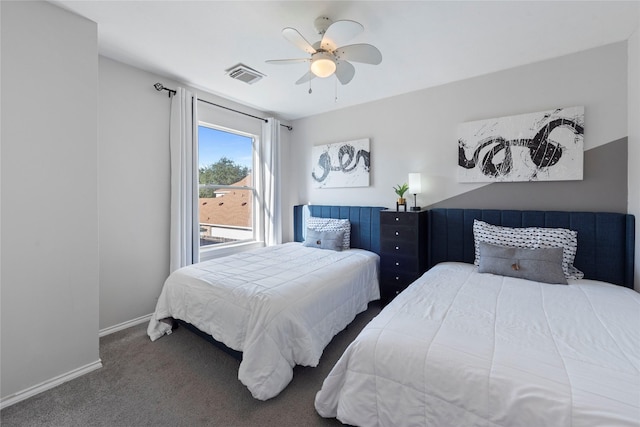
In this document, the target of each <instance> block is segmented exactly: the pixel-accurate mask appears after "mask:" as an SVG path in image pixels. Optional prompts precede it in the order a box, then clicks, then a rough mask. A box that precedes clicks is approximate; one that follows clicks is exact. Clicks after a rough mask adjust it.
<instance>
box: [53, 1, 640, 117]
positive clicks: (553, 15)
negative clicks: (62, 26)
mask: <svg viewBox="0 0 640 427" xmlns="http://www.w3.org/2000/svg"><path fill="white" fill-rule="evenodd" d="M52 3H54V4H57V5H59V6H61V7H63V8H65V9H68V10H71V11H73V12H75V13H77V14H79V15H81V16H84V17H86V18H88V19H90V20H92V21H95V22H97V23H98V40H99V50H100V54H101V55H104V56H106V57H109V58H112V59H115V60H118V61H121V62H124V63H127V64H130V65H133V66H135V67H138V68H142V69H144V70H148V71H151V72H153V73H157V74H160V75H162V76H167V77H168V78H171V79H174V80H177V81H180V82H183V83H185V84H188V85H191V86H193V87H195V88H198V89H202V90H206V91H208V92H211V93H214V94H216V95H219V96H222V97H225V98H227V99H230V100H234V101H238V102H241V103H243V104H245V105H248V106H251V107H254V108H256V109H259V110H262V111H265V112H271V113H274V114H277V115H279V116H280V117H281V118H283V119H288V120H293V119H297V118H301V117H306V116H310V115H314V114H318V113H322V112H326V111H330V110H335V109H339V108H344V107H347V106H351V105H356V104H360V103H364V102H368V101H373V100H377V99H382V98H387V97H390V96H394V95H398V94H401V93H407V92H412V91H415V90H419V89H424V88H428V87H433V86H437V85H442V84H445V83H449V82H452V81H456V80H461V79H466V78H469V77H473V76H478V75H482V74H487V73H491V72H495V71H499V70H503V69H507V68H512V67H516V66H519V65H523V64H528V63H532V62H536V61H540V60H544V59H548V58H552V57H557V56H561V55H565V54H568V53H571V52H577V51H580V50H585V49H589V48H592V47H596V46H602V45H605V44H609V43H614V42H618V41H622V40H627V39H628V38H629V36H630V35H631V34H632V33H633V32H634V31H635V29H636V28H637V27H638V20H639V15H640V12H639V10H640V2H639V1H626V2H624V1H578V2H576V1H573V2H564V1H535V2H532V1H500V2H485V1H158V0H145V1H97V0H94V1H69V0H57V1H52ZM318 16H327V17H329V18H331V19H332V20H334V21H335V20H340V19H350V20H354V21H358V22H360V23H361V24H363V25H364V28H365V29H364V32H363V33H362V34H360V35H358V36H357V37H356V38H355V39H353V40H352V42H351V43H370V44H373V45H375V46H376V47H378V49H380V51H381V52H382V57H383V60H382V63H381V64H380V65H377V66H374V65H368V64H358V63H354V65H355V68H356V74H355V77H354V79H353V80H352V81H351V83H349V84H347V85H345V86H343V85H341V84H340V83H337V82H336V78H335V76H332V77H329V78H326V79H319V78H317V79H314V80H313V81H312V82H311V88H312V89H313V93H312V94H309V93H308V91H309V84H308V83H307V84H302V85H297V86H296V85H295V84H294V83H295V81H296V80H297V79H298V78H299V77H301V76H302V75H303V74H304V73H305V72H306V71H307V70H308V69H307V67H308V65H307V64H305V63H301V64H295V65H286V66H284V65H274V64H266V63H265V61H266V60H267V59H285V58H303V57H306V56H307V54H305V53H304V52H302V51H300V50H299V49H298V48H296V47H295V46H294V45H292V44H291V43H289V42H288V41H287V40H285V39H284V38H283V37H282V35H281V31H282V29H283V28H285V27H294V28H296V29H297V30H298V31H299V32H300V33H301V34H302V35H303V36H304V37H305V38H306V39H307V40H308V41H309V42H311V43H313V42H315V41H317V40H318V39H319V38H320V36H318V35H317V34H316V32H315V30H314V26H313V21H314V20H315V19H316V18H317V17H318ZM238 63H242V64H245V65H247V66H249V67H251V68H254V69H256V70H258V71H260V72H262V73H264V74H266V77H264V78H263V79H262V80H260V81H258V82H256V83H255V84H253V85H249V84H246V83H244V82H241V81H238V80H233V79H231V78H230V77H229V76H228V75H227V74H226V72H225V70H227V69H228V68H230V67H232V66H234V65H236V64H238ZM336 95H337V100H336Z"/></svg>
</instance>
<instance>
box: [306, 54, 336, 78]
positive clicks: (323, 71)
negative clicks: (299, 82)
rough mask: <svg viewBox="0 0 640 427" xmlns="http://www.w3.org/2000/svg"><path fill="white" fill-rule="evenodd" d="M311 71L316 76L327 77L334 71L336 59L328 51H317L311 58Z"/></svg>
mask: <svg viewBox="0 0 640 427" xmlns="http://www.w3.org/2000/svg"><path fill="white" fill-rule="evenodd" d="M311 72H312V73H313V74H315V75H316V76H317V77H322V78H324V77H329V76H330V75H332V74H333V73H335V72H336V61H335V59H334V58H333V55H331V54H330V53H328V52H318V53H316V54H314V55H313V58H312V59H311Z"/></svg>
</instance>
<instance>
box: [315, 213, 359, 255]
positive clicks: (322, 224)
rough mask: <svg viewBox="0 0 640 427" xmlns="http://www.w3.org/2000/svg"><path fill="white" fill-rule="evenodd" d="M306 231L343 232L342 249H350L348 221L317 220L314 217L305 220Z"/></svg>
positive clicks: (333, 219)
mask: <svg viewBox="0 0 640 427" xmlns="http://www.w3.org/2000/svg"><path fill="white" fill-rule="evenodd" d="M307 229H311V230H314V231H343V232H344V237H343V240H342V249H349V248H350V247H351V222H350V221H349V220H348V219H337V218H318V217H315V216H312V217H309V218H307Z"/></svg>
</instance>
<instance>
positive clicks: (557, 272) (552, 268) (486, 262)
mask: <svg viewBox="0 0 640 427" xmlns="http://www.w3.org/2000/svg"><path fill="white" fill-rule="evenodd" d="M479 247H480V263H479V264H480V265H479V266H478V272H480V273H492V274H499V275H501V276H509V277H517V278H520V279H527V280H533V281H536V282H543V283H551V284H563V285H566V284H567V279H566V278H565V277H564V271H563V270H562V256H563V252H564V251H563V248H538V249H527V248H509V247H506V246H496V245H491V244H489V243H485V242H480V245H479Z"/></svg>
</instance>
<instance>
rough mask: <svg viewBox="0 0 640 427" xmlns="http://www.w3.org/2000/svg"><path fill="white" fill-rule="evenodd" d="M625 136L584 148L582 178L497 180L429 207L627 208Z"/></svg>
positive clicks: (604, 209)
mask: <svg viewBox="0 0 640 427" xmlns="http://www.w3.org/2000/svg"><path fill="white" fill-rule="evenodd" d="M627 158H628V150H627V138H622V139H619V140H618V141H614V142H611V143H609V144H605V145H601V146H599V147H596V148H592V149H591V150H588V151H585V152H584V171H585V172H584V179H583V180H582V181H559V182H536V183H531V182H512V183H511V182H510V183H507V182H500V183H494V184H490V185H487V186H485V187H482V188H479V189H477V190H474V191H469V192H467V193H463V194H460V195H458V196H454V197H452V198H450V199H446V200H443V201H441V202H438V203H434V204H433V205H432V206H428V207H429V208H438V207H446V208H476V209H531V210H536V209H539V210H575V211H608V212H621V213H626V212H627Z"/></svg>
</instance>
